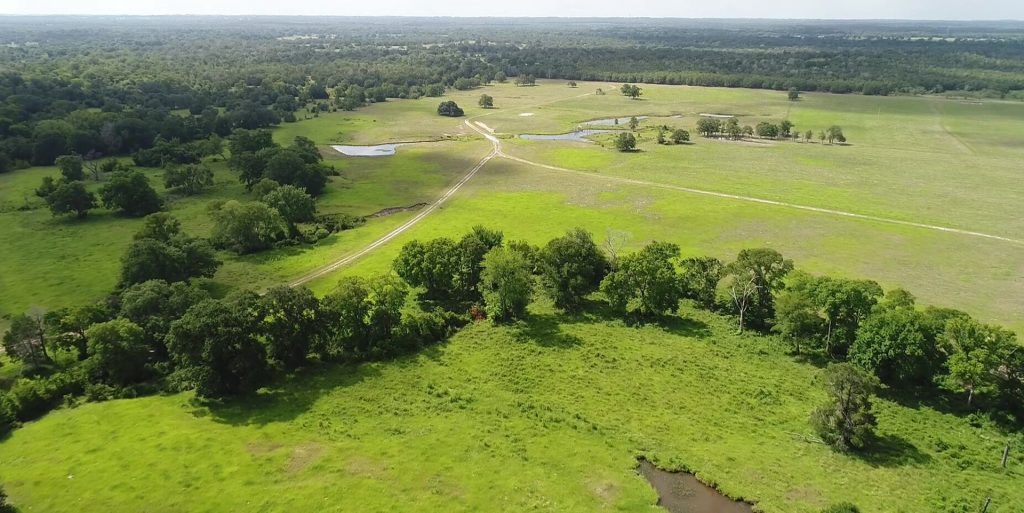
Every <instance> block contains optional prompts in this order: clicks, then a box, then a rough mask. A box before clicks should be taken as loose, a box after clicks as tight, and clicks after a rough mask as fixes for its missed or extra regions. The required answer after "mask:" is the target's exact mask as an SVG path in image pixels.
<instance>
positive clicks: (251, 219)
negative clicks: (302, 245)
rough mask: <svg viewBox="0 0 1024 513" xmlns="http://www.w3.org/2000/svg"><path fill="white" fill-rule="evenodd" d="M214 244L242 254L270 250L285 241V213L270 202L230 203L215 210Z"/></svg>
mask: <svg viewBox="0 0 1024 513" xmlns="http://www.w3.org/2000/svg"><path fill="white" fill-rule="evenodd" d="M211 215H212V216H213V220H214V226H213V234H212V235H211V236H210V240H211V241H212V242H213V244H214V245H216V246H218V247H221V248H225V249H230V250H232V251H234V252H235V253H238V254H240V255H241V254H245V253H253V252H255V251H261V250H264V249H267V248H270V247H271V246H273V245H274V243H275V242H277V241H279V240H281V239H283V238H284V237H285V235H286V233H287V232H288V225H287V223H285V222H284V219H282V218H281V214H279V213H278V212H277V210H274V209H273V208H270V207H269V206H267V204H266V203H262V202H259V201H251V202H248V203H239V202H238V201H234V200H231V201H228V202H226V203H224V204H223V205H221V206H220V208H218V209H216V210H214V211H213V212H212V213H211Z"/></svg>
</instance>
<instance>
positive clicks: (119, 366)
mask: <svg viewBox="0 0 1024 513" xmlns="http://www.w3.org/2000/svg"><path fill="white" fill-rule="evenodd" d="M85 336H86V339H87V340H88V341H89V359H88V367H89V370H90V374H91V375H92V379H93V381H94V382H100V383H105V384H108V385H114V386H125V385H129V384H131V383H135V382H138V381H141V380H142V379H144V378H146V376H147V375H148V374H149V371H148V369H147V368H146V362H147V360H148V358H149V346H148V345H147V344H146V334H145V332H144V331H143V330H142V328H141V327H139V326H138V325H137V324H135V323H133V322H132V321H129V320H127V319H114V320H112V321H108V322H101V323H98V324H93V325H92V326H91V327H89V329H88V330H86V332H85Z"/></svg>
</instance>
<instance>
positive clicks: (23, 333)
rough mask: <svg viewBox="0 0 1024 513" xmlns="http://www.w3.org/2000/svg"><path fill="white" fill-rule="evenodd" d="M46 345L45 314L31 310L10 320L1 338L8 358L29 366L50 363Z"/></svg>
mask: <svg viewBox="0 0 1024 513" xmlns="http://www.w3.org/2000/svg"><path fill="white" fill-rule="evenodd" d="M46 344H47V336H46V316H45V312H43V311H41V310H33V311H30V312H28V313H24V314H19V315H15V316H14V317H12V318H11V327H10V328H8V329H7V332H6V333H4V338H3V345H4V353H6V354H7V355H8V356H10V357H11V358H13V359H16V360H21V361H23V362H25V363H26V364H29V365H45V364H48V363H50V362H51V361H52V360H51V359H50V353H49V352H48V351H47V349H46Z"/></svg>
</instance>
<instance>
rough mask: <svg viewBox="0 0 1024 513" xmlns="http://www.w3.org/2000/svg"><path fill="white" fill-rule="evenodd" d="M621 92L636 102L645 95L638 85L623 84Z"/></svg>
mask: <svg viewBox="0 0 1024 513" xmlns="http://www.w3.org/2000/svg"><path fill="white" fill-rule="evenodd" d="M619 91H621V92H622V95H623V96H627V97H629V98H632V99H634V100H636V99H639V98H640V96H641V95H642V94H644V91H643V89H641V88H640V86H638V85H636V84H622V87H620V88H619Z"/></svg>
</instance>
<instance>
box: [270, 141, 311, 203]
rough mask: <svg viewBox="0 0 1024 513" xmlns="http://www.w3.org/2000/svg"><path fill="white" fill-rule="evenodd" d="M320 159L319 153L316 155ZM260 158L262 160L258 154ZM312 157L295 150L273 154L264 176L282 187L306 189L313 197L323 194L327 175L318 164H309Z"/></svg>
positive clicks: (290, 149) (288, 149)
mask: <svg viewBox="0 0 1024 513" xmlns="http://www.w3.org/2000/svg"><path fill="white" fill-rule="evenodd" d="M316 155H317V157H319V153H317V154H316ZM257 157H258V158H262V157H261V155H260V154H257ZM310 157H311V155H310V154H309V153H304V152H302V151H300V150H297V149H294V148H285V149H281V150H277V151H275V152H273V155H272V156H270V158H268V159H267V160H266V161H265V164H264V166H263V174H262V175H261V176H260V178H261V179H262V178H263V177H264V176H265V177H266V178H270V179H271V180H273V181H275V182H277V183H279V184H281V185H294V186H296V187H300V188H302V189H305V191H306V192H308V193H309V194H310V195H312V196H317V195H319V194H320V193H321V192H323V190H324V187H326V186H327V175H326V174H325V173H324V171H323V169H321V167H320V165H319V164H318V163H316V162H309V160H310Z"/></svg>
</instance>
